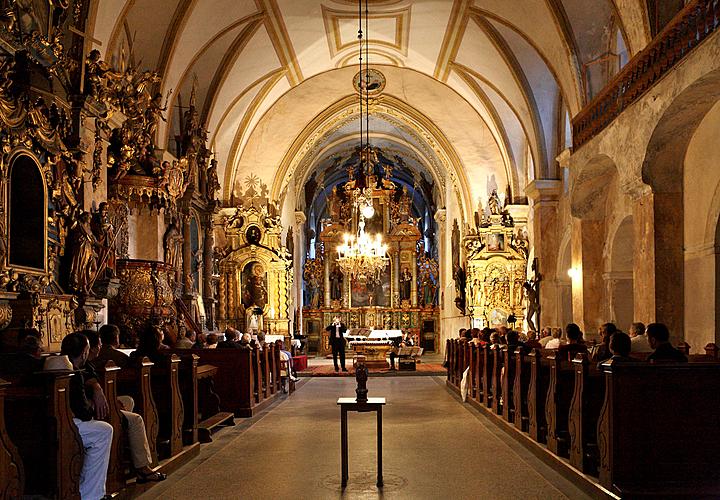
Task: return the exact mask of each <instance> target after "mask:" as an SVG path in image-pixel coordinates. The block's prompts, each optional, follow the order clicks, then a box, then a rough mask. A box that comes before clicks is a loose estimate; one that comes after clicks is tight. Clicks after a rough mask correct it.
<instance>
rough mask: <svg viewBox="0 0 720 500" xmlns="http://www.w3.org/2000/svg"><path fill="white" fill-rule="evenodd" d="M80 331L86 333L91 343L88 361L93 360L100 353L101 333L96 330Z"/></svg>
mask: <svg viewBox="0 0 720 500" xmlns="http://www.w3.org/2000/svg"><path fill="white" fill-rule="evenodd" d="M80 333H82V334H83V335H85V336H86V337H87V339H88V343H89V344H90V353H89V354H88V359H87V361H88V362H89V361H93V360H94V359H95V358H97V357H98V354H100V334H99V333H98V332H96V331H95V330H81V331H80Z"/></svg>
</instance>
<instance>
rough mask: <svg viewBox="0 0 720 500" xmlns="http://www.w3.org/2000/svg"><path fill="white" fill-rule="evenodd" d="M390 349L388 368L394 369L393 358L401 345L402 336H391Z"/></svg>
mask: <svg viewBox="0 0 720 500" xmlns="http://www.w3.org/2000/svg"><path fill="white" fill-rule="evenodd" d="M391 342H392V349H390V369H391V370H394V369H395V358H397V356H398V353H399V350H400V347H401V345H402V337H393V338H392V339H391Z"/></svg>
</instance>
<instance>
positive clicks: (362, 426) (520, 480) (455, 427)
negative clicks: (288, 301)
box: [141, 377, 585, 500]
mask: <svg viewBox="0 0 720 500" xmlns="http://www.w3.org/2000/svg"><path fill="white" fill-rule="evenodd" d="M444 385H445V384H444V380H443V379H442V378H439V377H398V378H371V379H370V380H369V383H368V386H369V387H368V388H369V391H370V392H369V395H370V396H371V397H381V396H385V397H386V398H387V400H388V405H387V406H386V408H385V411H384V427H383V438H384V442H383V447H384V453H383V462H384V465H385V467H384V475H385V488H384V491H383V494H380V493H379V492H378V491H377V489H376V488H375V486H374V482H375V480H374V477H375V465H376V462H375V460H376V458H375V457H376V455H375V414H374V413H367V414H357V413H350V414H349V416H348V420H349V423H348V428H349V436H350V437H349V446H350V466H349V470H350V481H349V484H348V487H347V488H346V491H345V494H344V495H343V494H342V492H341V490H340V485H339V483H340V418H339V415H340V410H339V408H337V407H336V404H335V402H336V400H337V398H338V397H340V396H354V389H355V380H354V379H351V378H313V379H311V380H309V381H308V382H307V383H306V384H304V385H303V386H302V387H301V388H300V389H299V390H298V391H297V392H296V393H295V394H294V395H293V396H292V397H291V398H289V399H287V400H285V401H283V402H282V403H280V404H279V405H277V406H276V407H275V408H274V409H272V410H271V411H270V412H268V413H267V414H266V415H265V416H263V417H261V418H260V419H258V420H257V421H256V422H255V423H253V424H252V425H251V426H249V427H247V426H241V428H238V427H236V428H229V429H226V430H223V431H221V432H222V434H221V435H219V436H218V439H216V443H213V444H212V445H210V447H212V448H208V449H207V450H206V451H207V452H208V453H203V454H202V455H201V457H199V458H198V459H197V460H195V461H194V462H191V463H190V464H188V465H186V466H185V467H184V468H182V469H181V470H179V471H177V472H175V473H174V474H172V475H171V476H170V477H169V478H168V480H167V481H165V482H164V483H161V484H158V485H157V486H155V487H153V488H152V489H151V490H149V491H148V492H147V493H146V494H145V495H143V496H142V497H141V498H143V499H148V500H149V499H154V498H163V499H166V498H167V499H170V498H172V499H186V498H187V499H190V498H193V499H198V498H203V499H215V498H217V499H220V498H241V499H321V498H323V499H324V498H363V499H371V498H412V499H426V498H427V499H434V498H442V499H448V498H483V499H486V498H543V499H545V498H584V497H585V495H584V494H583V493H582V492H581V491H580V490H578V489H577V488H576V487H575V486H574V485H572V484H571V483H569V482H568V481H567V480H565V479H563V478H562V477H561V476H559V475H558V474H557V473H556V472H554V471H553V470H551V469H550V468H548V467H547V466H545V465H544V464H543V463H542V462H540V461H539V460H537V459H536V458H535V457H534V456H533V455H531V454H530V453H529V452H528V451H527V450H525V449H524V448H523V447H521V446H520V445H519V444H517V443H515V442H514V441H513V440H512V439H510V438H509V437H507V436H505V435H504V434H503V433H502V432H501V431H499V430H498V429H497V428H496V427H494V425H492V424H490V423H489V422H488V421H487V420H486V419H485V417H484V416H482V415H478V414H477V413H476V412H474V411H472V410H469V409H467V408H466V407H463V405H461V404H459V403H458V401H457V400H456V399H455V398H454V397H453V396H452V395H451V394H450V393H449V392H448V391H447V390H446V389H445V386H444ZM239 422H240V421H239Z"/></svg>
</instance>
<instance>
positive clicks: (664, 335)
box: [645, 323, 687, 362]
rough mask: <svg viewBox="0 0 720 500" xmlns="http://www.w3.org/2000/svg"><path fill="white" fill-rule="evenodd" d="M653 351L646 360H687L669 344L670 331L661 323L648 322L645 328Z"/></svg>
mask: <svg viewBox="0 0 720 500" xmlns="http://www.w3.org/2000/svg"><path fill="white" fill-rule="evenodd" d="M645 333H646V334H647V337H648V342H649V343H650V347H652V348H653V349H654V351H653V352H652V353H651V354H650V355H649V356H648V358H647V359H648V361H680V362H683V361H685V362H686V361H687V357H685V355H684V354H683V353H681V352H680V351H678V350H677V349H675V348H674V347H673V346H672V344H670V331H669V330H668V328H667V326H665V325H664V324H662V323H650V324H649V325H648V326H647V329H646V330H645Z"/></svg>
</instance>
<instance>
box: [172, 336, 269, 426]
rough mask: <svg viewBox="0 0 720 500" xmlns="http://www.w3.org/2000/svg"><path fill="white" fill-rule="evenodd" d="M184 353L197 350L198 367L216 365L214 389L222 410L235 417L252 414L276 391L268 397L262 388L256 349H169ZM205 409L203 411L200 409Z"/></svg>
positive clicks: (188, 353)
mask: <svg viewBox="0 0 720 500" xmlns="http://www.w3.org/2000/svg"><path fill="white" fill-rule="evenodd" d="M170 352H172V353H176V354H179V355H181V356H188V355H190V354H195V355H197V356H198V357H199V360H198V370H201V369H203V368H202V367H203V366H204V365H212V366H214V367H216V368H217V372H216V373H215V374H214V376H213V386H214V389H213V392H214V393H216V394H217V397H219V399H220V410H221V411H222V412H229V413H232V414H233V415H234V416H236V417H251V416H253V414H254V413H255V412H257V411H259V410H260V409H262V408H263V407H264V406H265V405H266V404H269V403H270V402H271V401H272V400H273V399H274V397H275V396H276V395H273V396H272V397H270V398H268V399H266V398H265V397H264V391H263V390H262V380H260V384H259V387H260V388H261V390H260V391H259V392H258V391H257V388H258V383H256V381H257V378H256V377H262V370H261V369H260V368H261V363H260V362H259V359H260V357H259V356H257V353H258V351H257V349H256V348H255V349H252V348H249V349H178V350H174V349H173V350H170ZM201 413H202V412H201Z"/></svg>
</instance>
